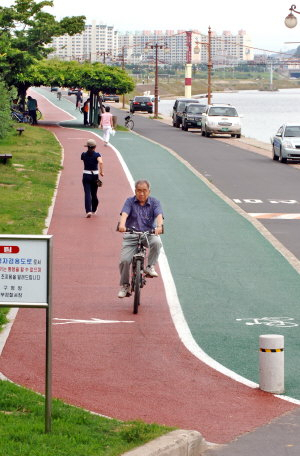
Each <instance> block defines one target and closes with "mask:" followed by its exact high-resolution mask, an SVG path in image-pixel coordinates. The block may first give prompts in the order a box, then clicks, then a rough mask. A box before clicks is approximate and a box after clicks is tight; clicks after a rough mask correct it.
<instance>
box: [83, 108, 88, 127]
mask: <svg viewBox="0 0 300 456" xmlns="http://www.w3.org/2000/svg"><path fill="white" fill-rule="evenodd" d="M88 115H89V113H88V112H85V111H83V125H88V124H89V122H88Z"/></svg>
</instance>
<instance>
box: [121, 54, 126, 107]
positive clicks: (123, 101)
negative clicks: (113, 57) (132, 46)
mask: <svg viewBox="0 0 300 456" xmlns="http://www.w3.org/2000/svg"><path fill="white" fill-rule="evenodd" d="M122 70H125V46H122ZM122 108H123V109H124V108H125V94H124V93H123V95H122Z"/></svg>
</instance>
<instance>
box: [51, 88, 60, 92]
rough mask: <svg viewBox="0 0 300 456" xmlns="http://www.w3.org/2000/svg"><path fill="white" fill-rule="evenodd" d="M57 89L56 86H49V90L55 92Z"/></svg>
mask: <svg viewBox="0 0 300 456" xmlns="http://www.w3.org/2000/svg"><path fill="white" fill-rule="evenodd" d="M57 91H58V87H51V88H50V92H57Z"/></svg>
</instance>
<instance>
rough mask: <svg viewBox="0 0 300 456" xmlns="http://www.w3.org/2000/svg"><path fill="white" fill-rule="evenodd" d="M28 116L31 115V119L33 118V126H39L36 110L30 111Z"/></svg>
mask: <svg viewBox="0 0 300 456" xmlns="http://www.w3.org/2000/svg"><path fill="white" fill-rule="evenodd" d="M28 114H29V115H30V117H31V118H32V125H36V124H37V120H36V110H35V109H34V110H32V111H28Z"/></svg>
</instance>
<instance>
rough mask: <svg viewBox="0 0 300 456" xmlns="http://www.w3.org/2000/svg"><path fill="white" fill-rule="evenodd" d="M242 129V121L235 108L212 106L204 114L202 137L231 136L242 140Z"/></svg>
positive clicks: (222, 105) (220, 105)
mask: <svg viewBox="0 0 300 456" xmlns="http://www.w3.org/2000/svg"><path fill="white" fill-rule="evenodd" d="M241 129H242V125H241V119H240V116H239V115H238V113H237V110H236V109H235V107H234V106H231V105H225V104H211V105H208V107H207V110H206V111H205V112H204V113H203V114H202V126H201V130H202V136H206V137H209V136H210V135H211V134H230V135H231V137H232V138H234V137H235V136H236V137H237V138H240V137H241Z"/></svg>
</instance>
